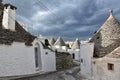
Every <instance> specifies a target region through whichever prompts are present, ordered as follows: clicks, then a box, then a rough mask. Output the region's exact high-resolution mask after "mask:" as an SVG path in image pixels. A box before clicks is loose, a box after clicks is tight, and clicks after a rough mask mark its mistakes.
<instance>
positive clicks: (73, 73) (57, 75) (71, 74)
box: [16, 66, 81, 80]
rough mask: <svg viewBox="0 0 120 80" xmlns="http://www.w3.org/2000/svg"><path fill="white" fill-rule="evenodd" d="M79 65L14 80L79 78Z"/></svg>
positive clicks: (69, 79)
mask: <svg viewBox="0 0 120 80" xmlns="http://www.w3.org/2000/svg"><path fill="white" fill-rule="evenodd" d="M79 71H80V69H79V66H78V67H74V68H71V69H68V70H64V71H58V72H53V73H49V74H44V75H39V76H34V77H27V78H21V79H16V80H81V79H80V76H79Z"/></svg>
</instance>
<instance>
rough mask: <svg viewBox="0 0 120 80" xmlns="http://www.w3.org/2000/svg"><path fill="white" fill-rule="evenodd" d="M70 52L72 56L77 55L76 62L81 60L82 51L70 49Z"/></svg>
mask: <svg viewBox="0 0 120 80" xmlns="http://www.w3.org/2000/svg"><path fill="white" fill-rule="evenodd" d="M68 52H69V53H70V54H71V55H73V54H74V55H75V60H78V61H79V60H80V51H79V50H78V51H76V50H72V49H69V50H68Z"/></svg>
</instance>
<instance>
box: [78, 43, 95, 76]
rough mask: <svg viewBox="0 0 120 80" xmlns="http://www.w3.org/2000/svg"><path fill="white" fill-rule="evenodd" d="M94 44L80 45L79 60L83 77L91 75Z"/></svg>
mask: <svg viewBox="0 0 120 80" xmlns="http://www.w3.org/2000/svg"><path fill="white" fill-rule="evenodd" d="M93 51H94V44H93V43H86V44H81V46H80V61H81V63H80V64H81V65H80V67H81V74H82V75H83V76H84V77H91V75H92V63H91V62H92V58H93Z"/></svg>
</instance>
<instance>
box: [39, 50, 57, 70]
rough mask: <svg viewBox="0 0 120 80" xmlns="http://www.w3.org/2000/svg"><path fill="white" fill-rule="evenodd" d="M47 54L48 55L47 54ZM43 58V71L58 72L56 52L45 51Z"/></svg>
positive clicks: (43, 51)
mask: <svg viewBox="0 0 120 80" xmlns="http://www.w3.org/2000/svg"><path fill="white" fill-rule="evenodd" d="M46 52H47V53H48V54H46ZM41 56H42V57H41V58H42V71H44V72H51V71H56V56H55V52H52V51H50V50H47V49H44V50H42V54H41Z"/></svg>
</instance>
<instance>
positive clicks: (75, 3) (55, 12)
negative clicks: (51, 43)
mask: <svg viewBox="0 0 120 80" xmlns="http://www.w3.org/2000/svg"><path fill="white" fill-rule="evenodd" d="M4 3H11V4H13V5H15V6H16V7H17V8H18V9H17V20H19V21H21V22H25V23H27V25H28V29H29V31H30V32H31V33H32V34H34V35H38V34H42V35H43V36H45V37H55V38H57V37H58V36H62V37H63V39H64V40H74V39H75V38H79V39H87V38H89V37H92V35H93V33H94V32H95V31H96V30H97V29H98V28H99V27H100V26H101V25H102V24H103V23H104V22H105V20H106V19H107V18H108V16H109V12H108V11H109V9H113V11H114V12H113V14H114V16H115V17H116V18H117V19H118V20H120V0H4Z"/></svg>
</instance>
